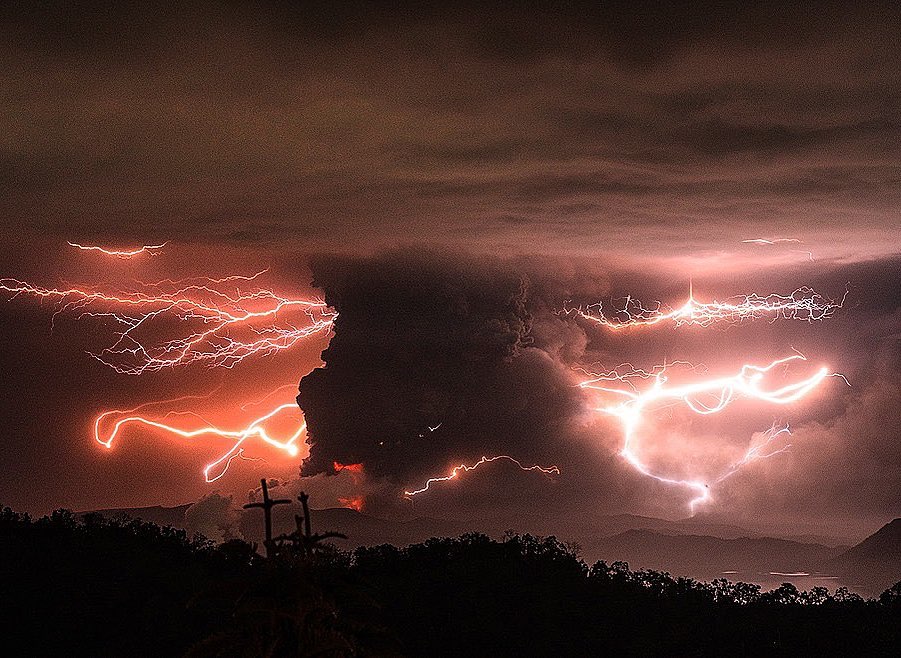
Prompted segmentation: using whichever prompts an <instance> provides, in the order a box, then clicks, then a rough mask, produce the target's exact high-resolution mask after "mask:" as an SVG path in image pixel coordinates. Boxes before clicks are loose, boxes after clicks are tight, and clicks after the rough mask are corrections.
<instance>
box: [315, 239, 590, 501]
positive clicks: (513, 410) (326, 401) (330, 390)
mask: <svg viewBox="0 0 901 658" xmlns="http://www.w3.org/2000/svg"><path fill="white" fill-rule="evenodd" d="M313 273H314V283H315V285H317V286H319V287H321V288H322V289H323V290H324V291H325V295H326V301H327V302H328V303H329V304H330V305H332V306H333V307H335V309H336V310H337V311H338V313H339V317H338V319H337V321H336V325H335V335H334V337H333V338H332V341H331V343H330V345H329V347H328V349H327V350H325V351H324V352H323V355H322V358H323V360H324V362H325V366H324V367H323V368H320V369H317V370H315V371H313V372H312V373H311V374H309V375H308V376H306V377H304V379H303V380H302V381H301V384H300V394H299V395H298V403H299V404H300V406H301V408H302V409H303V410H304V413H305V416H306V420H307V425H308V432H309V443H310V456H309V458H308V459H307V460H306V461H305V462H304V464H303V467H302V471H303V474H304V475H305V476H309V475H315V474H319V473H333V472H334V471H335V463H336V462H337V463H339V464H352V463H362V464H363V465H364V469H365V472H366V475H367V477H369V478H375V479H382V480H385V481H387V482H389V483H391V484H393V485H396V487H395V488H398V487H405V486H410V485H416V484H418V483H420V482H421V481H422V480H423V479H425V478H427V477H429V476H431V475H434V474H435V473H436V472H438V473H444V472H445V471H446V470H447V468H448V467H449V466H452V465H456V464H459V463H461V462H463V461H475V460H478V459H479V458H480V457H481V456H482V455H496V454H509V455H512V456H514V457H516V458H517V459H519V460H520V461H522V462H523V463H529V464H545V465H547V464H552V463H556V464H559V463H560V462H561V461H563V462H568V461H574V462H578V461H581V457H579V458H578V459H576V455H575V453H576V452H578V451H579V450H580V449H581V448H579V447H578V446H577V445H576V443H575V442H574V441H573V436H574V433H575V432H576V431H577V429H578V427H579V426H580V425H581V424H582V423H583V422H584V415H585V403H584V398H583V392H582V390H581V389H579V388H578V387H577V386H575V385H574V384H575V382H576V379H575V376H574V373H573V371H572V369H571V363H570V362H572V361H575V360H577V359H578V358H580V357H581V356H582V355H583V353H584V349H585V344H586V339H585V335H584V333H583V332H582V330H581V329H579V328H578V327H576V326H574V325H572V324H571V323H569V324H568V323H565V322H563V321H562V320H561V319H560V318H558V317H557V316H555V315H554V313H553V308H552V304H551V303H549V302H548V301H547V299H546V295H545V285H546V284H545V281H546V279H545V278H544V277H545V275H544V274H541V273H536V271H534V270H533V271H531V272H530V271H528V270H526V269H525V268H524V267H520V266H518V265H516V264H514V263H510V262H504V261H500V260H496V259H490V258H480V259H475V258H466V259H454V258H451V257H440V256H437V255H435V254H413V253H409V252H395V253H391V254H388V255H383V256H379V257H373V258H366V259H341V260H334V259H330V260H327V261H326V260H323V261H320V262H316V263H314V265H313ZM561 285H563V284H561V283H560V281H559V279H558V280H556V281H555V283H554V286H555V287H556V288H557V289H555V291H554V295H555V296H558V293H559V296H560V297H563V298H565V295H564V294H563V293H564V292H565V291H564V290H563V289H561V288H560V286H561ZM599 285H602V284H597V285H596V286H595V288H596V289H597V287H598V286H599ZM561 466H562V467H563V468H566V464H563V465H561Z"/></svg>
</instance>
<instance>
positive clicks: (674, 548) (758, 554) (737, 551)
mask: <svg viewBox="0 0 901 658" xmlns="http://www.w3.org/2000/svg"><path fill="white" fill-rule="evenodd" d="M841 550H843V549H837V548H830V547H828V546H822V545H820V544H805V543H801V542H794V541H788V540H785V539H773V538H772V537H737V538H733V539H722V538H719V537H709V536H699V535H687V534H681V535H677V534H662V533H658V532H651V531H648V530H628V531H626V532H623V533H621V534H618V535H615V536H613V537H607V538H603V539H599V540H597V541H596V542H593V543H592V544H591V546H590V547H586V548H585V551H586V552H588V551H590V552H592V553H599V554H600V556H601V558H602V559H604V560H607V561H608V562H609V561H612V560H622V561H625V562H628V563H629V565H630V566H631V567H633V568H638V567H640V568H647V569H657V570H662V571H669V572H670V573H673V574H678V575H684V576H690V577H693V578H718V577H721V576H722V574H723V573H724V572H727V571H729V572H740V573H744V572H759V573H762V574H770V573H772V572H778V573H784V574H789V573H797V572H810V571H812V570H813V569H814V568H816V567H817V566H819V565H821V564H822V563H824V562H825V561H827V560H829V559H831V558H833V557H835V556H836V555H838V554H839V553H840V552H841Z"/></svg>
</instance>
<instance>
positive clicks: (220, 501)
mask: <svg viewBox="0 0 901 658" xmlns="http://www.w3.org/2000/svg"><path fill="white" fill-rule="evenodd" d="M240 522H241V512H240V510H239V509H237V508H236V507H235V506H234V504H233V500H232V496H223V495H221V494H219V493H218V492H213V493H211V494H208V495H206V496H204V497H203V498H201V499H200V500H198V501H197V502H196V503H194V504H193V505H191V506H190V507H189V508H188V509H186V510H185V529H186V530H187V531H188V534H189V535H203V536H204V537H206V538H207V539H211V540H213V541H215V542H224V541H228V540H229V539H234V538H239V537H240V536H241V533H240V531H239V526H240Z"/></svg>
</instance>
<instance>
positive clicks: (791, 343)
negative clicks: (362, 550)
mask: <svg viewBox="0 0 901 658" xmlns="http://www.w3.org/2000/svg"><path fill="white" fill-rule="evenodd" d="M182 4H189V5H190V6H189V7H188V6H182ZM333 5H335V3H321V4H320V3H272V4H269V3H209V4H205V3H180V4H177V5H172V6H167V7H149V6H146V5H143V6H142V5H141V4H135V3H116V4H115V5H113V6H103V5H102V4H100V3H78V2H75V3H41V4H35V3H25V2H21V3H20V2H8V3H4V5H3V8H2V9H0V42H2V46H3V47H2V48H0V89H2V91H0V94H2V99H3V100H2V103H3V108H4V111H3V112H2V113H0V187H2V193H0V231H2V241H0V277H14V278H16V279H20V280H25V281H29V282H34V283H37V284H40V285H45V286H58V285H62V284H63V283H73V282H76V283H79V284H91V285H106V286H112V287H125V286H127V285H129V282H134V281H144V282H146V281H154V280H161V279H166V278H179V277H188V276H209V277H222V276H227V275H233V274H253V273H254V272H258V271H260V270H261V269H263V268H266V267H269V268H270V270H269V272H267V274H266V285H269V286H271V287H273V288H278V289H279V290H280V291H284V292H285V293H286V294H297V295H307V296H316V295H318V296H320V297H321V298H324V299H325V301H327V302H328V303H329V304H330V305H331V306H332V307H334V308H335V309H336V310H337V311H338V312H339V314H340V315H339V317H338V320H337V322H336V324H335V326H334V330H333V332H331V333H330V334H329V335H328V336H326V335H321V336H318V337H316V338H314V339H313V340H310V341H305V342H303V343H302V344H299V345H298V346H296V347H294V348H292V349H289V350H284V351H282V352H279V353H278V354H277V355H274V356H269V357H259V358H252V359H248V360H246V361H245V362H243V363H241V364H238V365H237V366H235V367H234V368H232V369H228V370H224V369H212V370H211V369H208V368H204V367H203V366H185V367H184V368H176V369H169V370H165V371H162V372H159V373H151V374H147V375H142V376H140V377H135V376H128V375H121V374H117V373H115V372H113V371H111V370H110V369H108V368H105V367H104V366H103V365H102V364H100V363H98V362H97V361H96V360H95V359H93V358H91V357H90V356H89V355H88V354H86V351H89V350H91V349H92V347H93V346H95V345H96V342H97V341H98V340H100V341H101V342H102V340H103V338H102V337H101V335H102V334H103V332H109V330H110V327H109V325H108V324H107V325H105V324H104V323H103V322H96V321H90V320H87V321H86V320H85V319H84V318H82V319H78V318H76V317H74V316H72V315H65V314H63V315H60V316H57V318H56V320H55V321H54V322H53V323H51V316H52V315H53V311H54V310H55V308H56V307H54V305H53V303H52V302H51V301H46V300H45V301H44V302H43V303H41V302H39V301H37V300H35V299H33V298H28V297H27V296H24V297H23V296H19V297H17V298H15V299H12V300H9V297H10V296H9V295H6V296H5V297H3V298H2V300H3V301H2V303H0V314H2V316H0V372H2V373H3V377H2V386H3V395H2V396H0V419H2V423H3V428H4V431H3V446H4V448H3V452H2V456H0V503H3V504H7V505H10V506H12V507H14V508H17V509H21V510H27V511H31V512H37V513H44V512H47V511H49V510H50V509H53V508H56V507H70V508H74V509H96V508H101V507H116V506H142V505H159V504H162V505H173V504H179V503H186V502H191V501H194V500H197V499H198V498H200V497H201V496H204V495H208V494H210V493H211V492H213V491H218V492H221V493H222V494H223V495H233V496H234V497H235V501H236V503H243V502H245V500H246V496H247V491H248V489H250V488H251V487H252V486H253V484H254V482H255V481H258V480H259V478H260V477H262V476H264V475H265V476H270V477H276V478H280V479H282V480H291V481H292V482H294V481H295V480H296V479H297V477H298V469H299V467H300V464H301V460H302V459H303V458H304V457H307V454H308V452H309V457H308V458H307V459H306V461H305V462H304V471H303V473H304V476H305V477H304V478H303V480H304V482H303V486H305V488H306V489H307V490H309V491H313V492H314V496H318V498H316V500H319V501H321V504H323V505H324V504H326V503H328V504H337V502H336V501H338V499H339V498H346V497H348V496H365V498H366V504H367V506H368V508H369V509H370V510H372V511H373V512H378V513H380V514H384V515H388V516H390V515H396V516H399V517H401V516H410V515H411V514H431V515H440V514H442V513H445V514H458V515H463V516H465V515H474V516H479V517H489V516H499V515H503V514H505V513H510V514H521V513H525V510H527V509H528V508H529V507H530V506H531V507H535V506H536V505H538V506H539V507H540V508H541V510H543V512H542V513H546V514H548V515H554V514H560V513H563V511H565V512H566V513H572V514H606V513H620V512H632V513H643V514H651V515H660V516H667V517H673V518H678V517H680V516H685V515H686V513H687V510H686V502H687V499H688V498H690V496H688V494H687V493H686V492H685V491H684V489H679V488H674V487H671V486H666V485H663V484H660V483H657V482H654V481H652V480H649V479H648V478H646V477H644V476H641V475H640V474H639V473H636V472H635V471H634V470H633V469H631V468H630V467H629V465H628V464H626V463H624V461H623V460H622V459H621V458H620V457H618V456H617V454H616V452H617V449H618V443H619V441H620V439H621V437H620V435H619V433H618V432H617V429H616V426H615V425H614V424H611V423H610V421H609V419H605V418H602V417H599V415H598V414H597V413H596V412H594V411H592V408H593V402H592V400H591V399H590V397H589V396H588V395H587V394H586V392H585V391H584V390H583V389H580V388H579V387H578V386H577V385H576V384H577V383H578V372H579V371H578V369H579V368H583V369H591V368H595V369H597V368H599V367H602V366H606V367H608V368H612V367H614V366H616V365H617V364H620V363H623V362H626V361H628V362H631V363H633V364H635V365H636V366H640V367H650V366H653V365H654V364H655V363H661V362H663V361H664V360H670V361H672V360H678V359H684V360H689V361H691V362H693V363H703V364H704V365H705V366H706V367H707V368H708V369H709V372H716V373H722V372H726V373H728V372H733V371H734V370H735V368H736V365H737V364H738V365H740V364H742V363H746V362H752V363H768V362H769V361H771V360H773V359H776V358H779V357H782V356H785V355H786V354H790V353H793V350H798V351H800V352H802V353H804V354H805V355H806V356H807V357H808V359H809V360H810V363H811V364H812V365H811V367H813V366H818V365H819V364H825V365H828V366H829V368H830V369H832V370H834V371H836V372H840V373H841V374H843V375H844V376H845V378H846V379H847V383H845V381H844V380H842V379H840V378H830V379H829V380H827V381H826V382H824V383H823V384H822V385H821V386H820V387H818V388H817V389H816V391H815V392H814V394H813V395H812V396H811V398H810V399H806V400H804V401H803V402H801V403H799V404H798V405H793V406H791V407H790V408H789V407H786V408H780V409H776V410H774V409H772V408H757V407H753V406H752V407H739V406H736V410H735V411H734V412H731V413H732V414H733V415H732V416H730V417H729V418H727V419H724V420H721V421H718V422H717V423H716V424H715V425H713V426H709V427H706V428H705V427H704V426H702V425H699V424H697V423H698V422H700V421H693V422H692V424H691V428H690V429H691V432H692V433H694V434H695V435H696V436H704V437H706V438H705V440H709V441H710V450H711V451H712V452H713V453H715V454H716V455H718V456H722V457H723V458H724V459H727V458H728V455H727V454H724V451H725V452H729V451H733V452H734V451H736V450H737V451H738V452H737V453H736V454H739V455H740V453H741V452H743V450H744V447H745V446H747V444H748V441H749V439H750V437H751V436H752V435H753V433H754V432H760V431H762V430H764V429H766V428H767V427H769V426H770V425H771V423H774V422H779V423H788V424H790V425H791V427H792V430H793V436H792V437H791V441H790V443H791V444H792V445H791V449H790V450H788V451H787V452H785V453H783V454H779V455H777V456H775V457H773V458H770V459H767V460H763V461H760V462H756V463H753V464H750V465H749V466H748V467H747V468H746V469H744V470H742V471H741V472H740V473H737V474H736V475H735V476H734V477H732V478H730V479H729V480H727V481H726V482H723V483H722V485H721V486H719V487H718V488H717V490H716V491H715V492H714V500H713V501H712V502H711V503H710V504H707V505H705V506H704V509H703V510H702V512H701V513H702V514H704V515H709V516H711V517H713V518H721V519H728V520H730V521H734V522H736V523H744V524H747V525H749V526H759V527H767V526H769V525H773V526H775V525H779V524H783V525H787V524H794V525H795V526H796V527H802V526H803V527H805V528H806V527H824V526H828V527H829V528H830V532H831V533H834V534H836V535H842V534H846V535H849V536H850V535H854V534H855V533H861V532H864V531H867V530H872V529H875V528H876V527H878V526H880V525H881V524H882V523H884V522H886V521H887V520H889V519H891V518H893V517H896V516H899V515H901V416H899V412H898V409H899V401H901V375H899V366H901V351H899V337H901V295H899V290H901V285H899V283H901V237H899V235H901V232H899V229H901V218H899V211H901V67H899V65H898V63H899V61H901V39H899V37H898V35H899V34H901V11H899V9H898V8H897V7H895V6H893V4H892V3H886V4H885V5H878V4H867V6H866V8H863V7H857V6H854V7H852V6H848V5H846V4H845V3H834V4H824V3H817V4H816V5H813V4H811V5H803V4H800V3H792V5H791V7H790V8H785V9H779V8H774V7H772V6H767V7H766V8H763V7H762V6H761V7H748V8H745V9H741V10H732V9H730V10H726V9H724V8H723V7H722V5H721V4H713V3H711V4H710V5H708V4H704V3H700V4H699V3H689V4H687V5H681V4H680V5H679V6H678V7H677V6H676V5H673V6H671V7H668V6H663V5H662V3H649V4H647V5H643V4H642V3H622V4H619V3H614V5H613V6H612V7H607V8H604V9H601V8H599V7H597V6H594V5H587V4H586V5H585V6H582V5H579V4H571V5H567V7H566V8H565V9H559V8H553V9H552V8H551V5H550V4H547V5H544V4H543V3H530V4H529V5H527V6H526V5H516V6H515V7H513V6H511V7H508V8H504V9H497V10H492V9H486V8H485V6H484V5H483V3H473V4H471V5H459V6H458V8H457V9H453V10H451V9H443V8H441V9H439V8H438V7H437V5H436V6H435V7H434V8H433V7H430V5H429V3H413V4H410V5H400V4H392V5H390V6H382V5H370V4H368V3H358V2H349V3H339V6H337V7H336V6H333ZM776 238H789V239H791V241H790V242H776V243H775V244H755V243H749V242H743V241H744V240H752V239H766V240H774V239H776ZM67 241H73V242H79V243H83V244H100V245H113V246H135V245H144V244H159V243H162V242H166V241H168V244H167V245H166V247H165V249H164V250H163V251H162V253H161V254H160V255H157V256H142V257H139V258H134V259H128V260H124V259H113V260H108V259H107V260H104V259H103V258H102V257H98V256H97V255H96V254H90V253H85V252H80V251H78V250H75V249H73V248H72V247H69V246H68V245H67ZM690 285H691V286H693V291H694V295H695V297H697V298H699V299H703V300H710V299H713V298H717V299H723V298H725V297H728V296H730V295H738V294H747V293H751V292H758V293H761V294H766V293H768V292H778V293H783V294H785V293H790V292H791V291H793V290H795V289H797V288H799V287H801V286H805V285H807V286H811V287H812V288H814V289H815V290H816V291H818V292H819V293H820V294H822V295H824V296H825V297H828V298H831V299H835V300H841V299H842V297H843V295H845V293H846V291H847V296H846V297H845V302H844V305H843V306H842V308H840V309H838V310H836V312H835V313H834V316H833V317H831V318H828V319H825V320H823V321H821V322H810V323H808V322H804V321H797V320H782V321H777V322H768V321H767V320H765V319H764V320H758V321H756V322H749V323H742V324H741V325H739V326H729V327H726V326H717V327H712V328H707V329H701V328H697V327H672V326H665V327H660V328H654V329H648V330H643V331H640V332H631V333H627V334H622V335H620V334H617V335H612V334H611V333H610V332H605V331H604V330H603V329H602V328H598V327H592V326H590V325H589V324H588V323H585V322H578V321H575V320H573V319H572V318H570V317H567V316H564V315H561V314H560V310H561V309H563V308H564V307H565V306H566V305H567V304H574V305H578V304H591V303H594V302H597V301H601V300H610V299H611V298H621V297H625V296H626V295H633V296H635V297H638V298H641V299H645V300H655V299H656V300H661V301H664V302H666V303H668V304H671V305H678V304H680V303H682V302H684V301H685V299H686V298H687V296H688V291H689V286H690ZM7 300H9V301H7ZM51 329H52V330H51ZM323 350H326V351H325V352H323ZM323 361H324V362H325V363H326V364H327V366H326V367H325V368H324V369H323V368H319V366H320V365H321V364H322V363H323ZM302 378H303V381H302V382H301V379H302ZM298 384H299V386H300V390H299V392H300V397H299V399H300V404H301V407H302V408H303V410H304V412H305V414H306V420H307V422H308V424H309V429H310V442H311V444H312V451H311V452H310V451H309V450H308V448H307V446H304V447H303V448H302V451H301V452H302V454H301V455H300V456H298V457H296V458H293V459H292V458H287V457H285V456H284V455H282V454H280V453H277V452H274V451H272V450H271V449H269V450H268V451H267V448H266V447H265V446H264V447H262V448H259V449H257V452H256V453H255V454H254V456H255V457H258V458H261V459H265V460H266V461H265V462H261V461H253V462H251V461H243V460H242V461H240V462H235V463H234V464H233V465H232V467H231V470H230V471H229V473H228V474H227V475H226V476H224V477H223V478H222V479H220V480H218V481H217V482H215V483H213V484H207V483H205V482H204V481H203V477H202V476H201V474H200V470H201V469H202V467H203V465H204V464H205V463H207V462H208V461H209V460H210V458H211V457H212V456H213V455H214V454H215V453H216V449H214V447H213V446H211V444H210V443H209V442H197V443H193V444H187V443H185V442H183V441H180V440H178V439H175V438H172V437H167V436H164V435H160V434H154V433H153V432H144V431H141V430H138V429H134V430H131V431H129V433H127V434H126V435H125V436H124V437H123V438H122V440H121V441H120V442H119V443H118V444H117V445H116V448H115V449H114V450H112V451H106V450H105V449H103V448H101V447H99V446H98V445H97V444H96V443H95V442H94V441H93V439H92V438H91V423H92V420H93V418H94V417H95V416H96V415H97V414H98V413H99V412H101V411H103V410H106V409H127V408H130V407H132V406H136V405H138V404H140V403H142V402H145V401H148V400H166V399H171V398H175V397H178V396H183V395H189V394H195V395H199V394H208V393H210V392H211V391H214V390H215V393H214V394H212V395H211V397H209V398H208V399H206V400H204V401H202V402H201V403H199V405H200V406H198V407H192V410H193V411H195V412H196V413H199V414H201V415H203V416H204V418H212V419H214V420H215V421H216V422H224V423H227V422H229V421H230V420H234V418H236V416H235V415H234V414H238V411H236V409H237V408H238V407H239V406H240V405H242V404H245V403H246V402H248V401H250V400H254V399H258V398H260V397H262V396H263V395H265V394H266V393H267V392H269V391H270V390H271V389H273V388H275V387H277V386H282V385H286V386H287V385H290V387H293V388H292V389H291V390H289V391H288V397H287V399H288V400H291V399H293V396H294V395H296V394H297V386H298ZM290 387H289V388H290ZM230 414H232V415H230ZM438 423H441V424H442V426H441V427H440V428H439V429H438V430H434V431H433V430H430V429H429V428H430V427H434V426H435V425H436V424H438ZM685 429H686V426H682V428H681V430H680V431H684V430H685ZM499 453H505V454H510V455H514V456H515V457H516V458H517V459H520V460H521V461H522V462H523V463H527V464H555V465H558V466H559V467H560V469H561V475H560V476H559V477H557V478H545V477H542V476H540V475H538V476H536V475H535V474H534V473H520V472H519V471H517V470H515V469H510V468H504V467H502V466H500V465H497V466H493V467H491V469H490V470H485V471H483V472H479V473H472V474H469V475H468V476H467V478H466V480H465V482H464V480H463V479H461V480H459V481H457V482H454V483H453V486H452V487H450V486H448V487H446V488H442V489H441V490H436V492H430V494H429V496H428V497H424V498H423V499H421V500H420V499H417V500H416V503H415V505H416V507H415V509H411V504H410V503H409V501H405V500H402V499H401V498H400V496H399V492H402V491H403V488H404V487H408V486H411V485H417V484H420V483H421V482H422V481H423V480H424V479H426V478H428V477H430V476H431V475H434V474H436V473H439V474H440V473H444V472H445V471H446V470H447V468H448V467H449V466H452V465H454V464H459V463H460V462H461V461H468V460H474V459H478V458H479V457H480V456H482V455H484V454H499ZM335 461H338V462H341V463H354V462H360V463H363V468H364V471H365V473H364V475H362V476H359V475H355V474H351V473H348V472H341V473H339V474H338V475H334V468H333V464H334V462H335ZM670 463H671V464H672V462H670ZM294 484H295V485H296V482H294ZM536 501H540V502H538V503H536Z"/></svg>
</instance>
